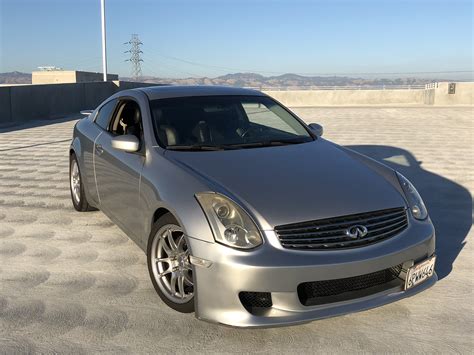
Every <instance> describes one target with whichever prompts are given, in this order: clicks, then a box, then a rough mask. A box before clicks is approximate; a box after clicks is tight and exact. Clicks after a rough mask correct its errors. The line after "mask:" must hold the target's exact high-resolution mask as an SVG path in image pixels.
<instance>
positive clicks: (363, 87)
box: [246, 83, 437, 91]
mask: <svg viewBox="0 0 474 355" xmlns="http://www.w3.org/2000/svg"><path fill="white" fill-rule="evenodd" d="M436 84H437V83H436ZM427 85H430V84H427ZM246 88H248V89H256V90H260V91H288V90H420V89H425V88H426V85H423V84H415V85H344V86H343V85H340V86H339V85H331V86H325V85H296V86H247V87H246Z"/></svg>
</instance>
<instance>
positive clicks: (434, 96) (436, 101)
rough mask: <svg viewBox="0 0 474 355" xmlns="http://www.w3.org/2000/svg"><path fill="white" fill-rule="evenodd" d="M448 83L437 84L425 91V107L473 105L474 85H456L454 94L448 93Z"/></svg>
mask: <svg viewBox="0 0 474 355" xmlns="http://www.w3.org/2000/svg"><path fill="white" fill-rule="evenodd" d="M448 86H449V83H438V87H436V88H433V89H427V90H425V97H424V103H425V104H426V105H440V106H444V105H474V83H472V82H470V83H456V91H455V93H454V94H449V93H448Z"/></svg>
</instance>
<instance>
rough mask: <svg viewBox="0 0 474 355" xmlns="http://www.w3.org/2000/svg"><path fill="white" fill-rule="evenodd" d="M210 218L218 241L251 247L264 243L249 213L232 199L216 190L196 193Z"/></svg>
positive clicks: (246, 247) (233, 245) (231, 245)
mask: <svg viewBox="0 0 474 355" xmlns="http://www.w3.org/2000/svg"><path fill="white" fill-rule="evenodd" d="M196 199H197V200H198V202H199V204H200V205H201V207H202V209H203V210H204V213H205V214H206V216H207V219H208V220H209V224H210V225H211V228H212V232H213V233H214V238H215V239H216V242H219V243H222V244H224V245H227V246H230V247H233V248H239V249H251V248H255V247H257V246H259V245H260V244H262V237H261V235H260V232H259V231H258V228H257V226H256V225H255V223H254V222H253V221H252V219H251V218H250V217H249V215H248V214H247V213H246V212H245V211H244V210H243V209H242V208H240V207H239V206H237V204H235V203H234V202H233V201H231V200H230V199H228V198H226V197H224V196H222V195H219V194H217V193H214V192H202V193H197V194H196Z"/></svg>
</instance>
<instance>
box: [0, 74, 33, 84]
mask: <svg viewBox="0 0 474 355" xmlns="http://www.w3.org/2000/svg"><path fill="white" fill-rule="evenodd" d="M0 84H31V74H28V73H20V72H18V71H14V72H10V73H0Z"/></svg>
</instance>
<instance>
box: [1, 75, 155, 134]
mask: <svg viewBox="0 0 474 355" xmlns="http://www.w3.org/2000/svg"><path fill="white" fill-rule="evenodd" d="M150 85H151V84H144V83H133V82H123V81H109V82H92V83H76V84H50V85H24V86H11V87H0V125H5V124H11V123H14V122H15V123H16V122H23V121H28V120H34V119H41V120H44V119H50V118H58V117H62V116H65V115H69V114H72V113H77V112H79V111H81V110H86V109H94V108H95V107H97V106H98V105H99V104H100V103H101V102H102V101H103V100H105V99H106V98H107V97H109V96H111V95H113V94H114V93H116V92H118V91H120V90H125V89H132V88H135V87H143V86H150Z"/></svg>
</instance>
